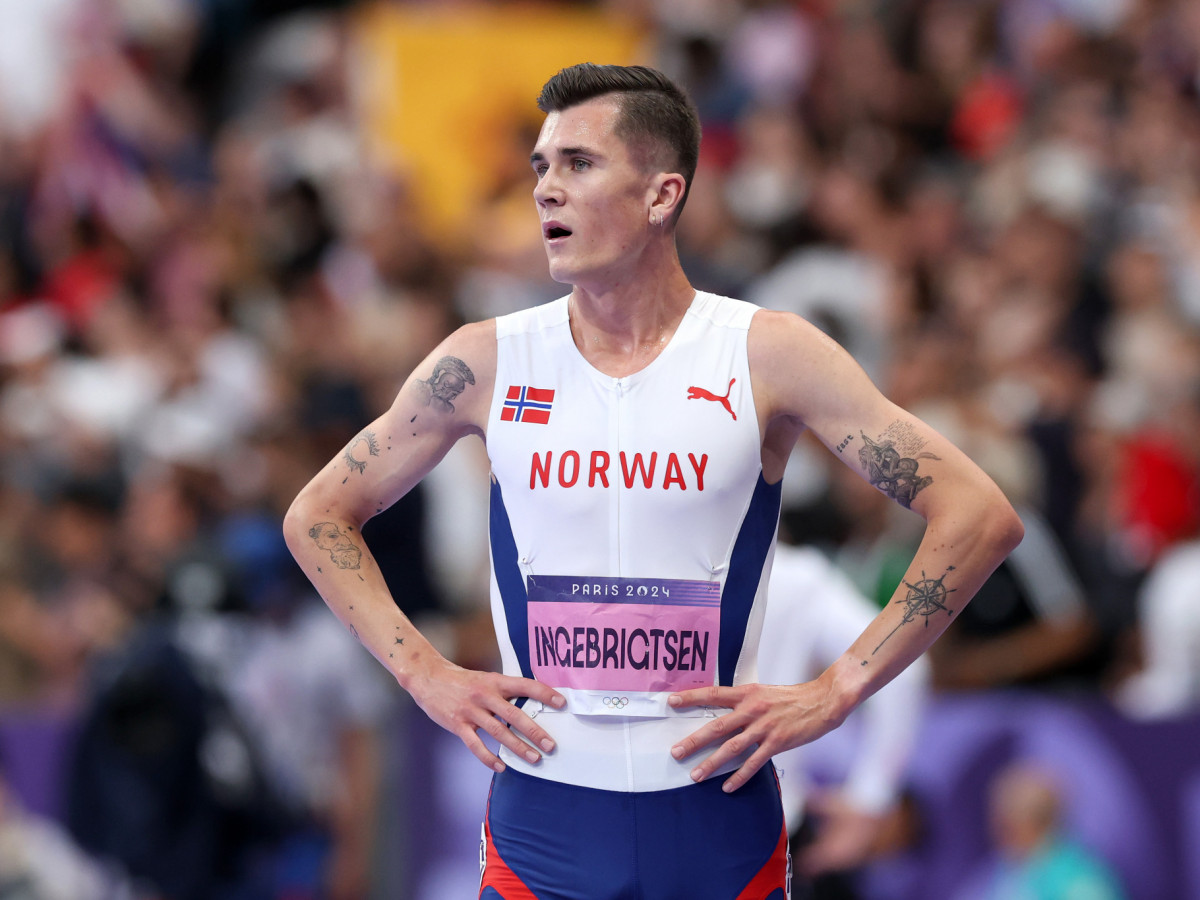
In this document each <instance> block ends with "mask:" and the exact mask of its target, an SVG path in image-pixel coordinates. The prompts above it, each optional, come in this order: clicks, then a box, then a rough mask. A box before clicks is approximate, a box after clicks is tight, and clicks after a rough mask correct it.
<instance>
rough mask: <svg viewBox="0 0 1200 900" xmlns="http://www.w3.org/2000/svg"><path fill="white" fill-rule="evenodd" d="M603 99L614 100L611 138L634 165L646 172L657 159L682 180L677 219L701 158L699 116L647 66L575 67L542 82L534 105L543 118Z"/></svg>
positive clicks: (668, 81)
mask: <svg viewBox="0 0 1200 900" xmlns="http://www.w3.org/2000/svg"><path fill="white" fill-rule="evenodd" d="M606 94H615V95H617V97H616V99H617V103H618V109H619V112H618V114H617V123H616V128H615V129H614V133H615V134H616V135H617V137H619V138H621V140H623V141H624V142H625V143H626V145H627V146H628V147H629V148H630V151H631V152H632V153H633V154H634V156H635V159H636V160H637V161H638V163H639V164H640V165H642V166H644V167H647V168H648V167H649V166H650V165H651V164H653V163H658V162H659V161H660V160H662V161H663V162H666V163H667V169H668V171H677V172H679V174H681V175H682V176H683V177H684V182H685V184H684V188H683V196H682V197H680V198H679V206H678V208H677V209H676V210H675V218H676V219H678V218H679V213H680V212H681V211H682V210H683V204H684V203H685V202H686V201H687V195H688V193H689V192H690V191H691V189H692V178H693V177H695V175H696V164H697V162H698V161H699V159H700V115H699V113H697V111H696V106H695V104H694V103H692V101H691V99H690V98H689V97H688V95H687V94H685V93H684V92H683V90H682V89H681V88H680V87H679V86H678V85H676V84H675V83H674V82H673V81H671V79H669V78H668V77H667V76H666V75H664V74H662V72H659V71H657V70H656V69H651V68H649V67H648V66H602V65H596V64H595V63H579V64H578V65H574V66H568V67H567V68H565V69H562V70H561V71H560V72H559V73H558V74H557V75H555V76H554V77H553V78H551V79H550V80H549V81H547V82H546V83H545V84H544V85H543V86H542V92H541V93H540V94H538V98H537V105H538V109H540V110H541V111H542V112H544V113H552V112H561V111H562V110H564V109H569V108H571V107H572V106H578V105H579V104H581V103H586V102H587V101H588V100H594V99H595V98H597V97H603V96H604V95H606ZM664 151H665V154H666V158H665V159H664V158H663V157H664Z"/></svg>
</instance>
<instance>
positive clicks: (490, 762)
mask: <svg viewBox="0 0 1200 900" xmlns="http://www.w3.org/2000/svg"><path fill="white" fill-rule="evenodd" d="M455 733H456V734H457V735H458V738H459V740H461V741H462V742H463V743H464V744H466V746H467V749H468V750H470V751H471V753H473V754H474V755H475V758H476V759H478V760H479V761H480V762H481V763H483V764H484V765H485V766H487V767H488V768H489V769H491V770H492V771H493V772H503V771H504V761H503V760H502V759H500V757H498V756H497V755H496V754H495V753H493V752H492V751H491V750H489V749H488V745H487V744H485V743H484V742H483V741H482V740H480V738H479V735H478V734H477V733H476V732H475V729H474V728H472V727H471V726H470V725H463V726H462V728H461V729H459V730H458V731H457V732H455Z"/></svg>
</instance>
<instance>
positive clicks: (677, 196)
mask: <svg viewBox="0 0 1200 900" xmlns="http://www.w3.org/2000/svg"><path fill="white" fill-rule="evenodd" d="M686 187H687V182H686V181H685V180H684V177H683V176H682V175H680V174H679V173H678V172H662V173H660V174H658V175H655V176H654V178H653V179H652V180H651V182H650V186H649V189H648V191H647V194H648V200H649V208H648V209H647V211H646V212H647V221H649V222H650V224H652V225H653V224H655V223H656V222H661V223H663V224H664V225H671V224H673V223H674V218H675V213H676V212H678V210H679V204H680V202H681V201H682V200H683V192H684V189H685V188H686Z"/></svg>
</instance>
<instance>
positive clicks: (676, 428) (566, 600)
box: [487, 293, 780, 791]
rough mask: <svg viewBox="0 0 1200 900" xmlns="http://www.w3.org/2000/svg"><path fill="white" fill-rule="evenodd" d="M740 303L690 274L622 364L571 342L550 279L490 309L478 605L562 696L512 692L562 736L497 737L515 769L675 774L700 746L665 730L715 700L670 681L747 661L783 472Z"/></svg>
mask: <svg viewBox="0 0 1200 900" xmlns="http://www.w3.org/2000/svg"><path fill="white" fill-rule="evenodd" d="M756 309H757V307H755V306H752V305H751V304H748V303H744V302H742V301H739V300H731V299H729V298H727V297H718V296H716V295H713V294H706V293H699V294H697V295H696V297H695V299H694V300H693V301H692V304H691V306H690V308H689V309H688V311H687V313H686V314H685V315H684V317H683V320H682V321H681V322H680V324H679V327H678V329H677V330H676V332H675V334H674V336H673V337H672V338H671V340H670V341H669V342H668V343H667V345H666V346H665V347H664V348H663V350H662V352H661V353H660V354H659V355H658V357H657V358H656V359H655V360H654V361H653V362H651V363H650V364H649V365H648V366H646V367H645V368H644V369H642V370H641V371H639V372H637V373H635V374H633V375H630V376H627V377H624V378H612V377H610V376H608V375H604V374H602V373H601V372H599V371H598V370H596V369H595V368H594V367H592V366H591V365H590V364H589V363H588V362H587V361H586V360H585V359H584V358H583V356H582V355H581V354H580V353H579V350H578V348H577V347H576V346H575V343H574V340H573V339H572V337H571V329H570V325H569V322H568V313H567V298H565V297H563V298H561V299H559V300H556V301H554V302H552V303H548V304H545V305H543V306H538V307H534V308H532V309H529V310H524V311H522V312H518V313H514V314H512V315H508V316H503V317H501V318H499V319H498V320H497V323H496V338H497V344H498V354H497V361H496V386H495V393H494V396H493V399H492V408H491V413H490V416H489V418H488V427H487V448H488V455H489V457H490V458H491V464H492V498H491V524H490V528H491V553H492V613H493V617H494V620H495V624H496V633H497V637H498V639H499V642H500V651H501V656H502V658H503V663H504V671H505V672H506V673H508V674H511V675H524V676H525V677H529V678H537V679H538V680H540V681H542V682H544V683H547V684H550V685H552V686H553V687H555V688H557V689H558V690H559V691H560V692H561V693H562V694H563V695H564V696H566V698H567V707H566V709H565V710H563V711H558V710H555V709H553V708H551V707H547V706H543V705H542V704H541V703H538V702H536V701H532V700H531V701H528V702H526V703H525V706H524V709H525V710H526V711H527V712H528V713H529V714H530V715H531V716H534V717H535V718H536V719H538V721H539V723H540V724H541V725H543V726H544V727H545V729H546V730H547V731H548V732H549V733H550V735H551V736H552V737H553V738H554V740H555V741H556V743H557V745H558V746H557V748H556V749H555V751H554V752H553V753H551V754H548V755H547V756H545V757H544V758H543V760H542V761H541V762H540V763H538V764H536V765H530V764H529V763H527V762H526V761H525V760H523V759H521V758H519V757H517V756H516V755H514V754H512V753H509V752H508V751H507V750H503V751H502V756H503V759H504V761H505V763H506V764H507V765H510V766H512V767H514V768H515V769H516V770H518V771H521V772H525V773H527V774H530V775H535V776H538V777H542V778H549V779H553V780H556V781H561V782H567V783H570V784H579V785H585V786H587V787H594V788H602V789H605V790H620V791H646V790H662V789H666V788H674V787H680V786H683V785H686V784H690V783H691V778H690V777H689V774H688V773H689V772H690V771H691V769H692V768H694V767H695V765H696V763H697V762H698V761H699V760H700V759H702V758H703V756H702V755H701V754H697V755H696V756H695V757H692V758H690V759H685V760H683V761H682V762H677V761H675V760H674V759H672V757H671V755H670V750H671V747H672V746H673V745H674V743H675V742H676V741H678V740H679V739H681V738H683V737H685V736H687V735H688V734H690V733H692V732H693V731H695V730H696V729H698V728H700V727H701V726H702V725H703V718H704V717H706V716H708V717H711V716H715V715H723V714H725V713H727V712H728V710H726V709H704V708H690V709H685V710H682V711H680V712H676V711H674V710H672V709H671V708H670V707H669V706H668V705H667V697H668V695H669V694H670V693H671V692H672V691H677V690H684V689H687V688H692V687H704V686H708V685H712V684H723V685H736V684H742V683H745V682H751V681H755V680H756V679H757V671H756V658H757V653H758V635H759V630H760V628H761V623H762V617H763V611H764V608H765V603H766V585H767V580H768V577H769V574H770V563H771V556H772V552H773V548H774V542H775V531H776V527H777V524H778V520H779V497H780V486H779V484H778V483H776V484H774V485H768V484H767V483H766V481H765V480H764V479H763V477H762V457H761V437H760V435H759V428H758V416H757V414H756V412H755V408H754V398H753V393H752V391H751V387H750V368H749V363H748V359H747V333H748V330H749V327H750V320H751V318H752V317H753V315H754V313H755V311H756ZM708 752H711V750H708V751H702V753H703V754H704V755H707V753H708ZM738 762H739V763H740V761H738ZM736 764H737V763H735V764H731V765H729V766H727V767H726V768H725V769H724V770H723V771H729V770H731V769H733V768H735V767H736Z"/></svg>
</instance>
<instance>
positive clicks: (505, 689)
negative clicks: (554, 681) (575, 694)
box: [496, 675, 567, 709]
mask: <svg viewBox="0 0 1200 900" xmlns="http://www.w3.org/2000/svg"><path fill="white" fill-rule="evenodd" d="M496 686H497V688H499V690H500V692H501V693H502V694H504V696H505V697H509V698H512V697H528V698H529V699H531V700H537V701H538V702H540V703H545V704H546V705H547V706H553V707H554V708H555V709H562V708H563V707H564V706H566V705H567V698H566V697H564V696H563V695H562V694H560V693H559V692H558V691H556V690H555V689H554V688H552V687H550V685H548V684H543V683H542V682H540V681H535V680H534V679H532V678H517V677H515V676H510V675H500V676H498V681H497V683H496Z"/></svg>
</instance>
